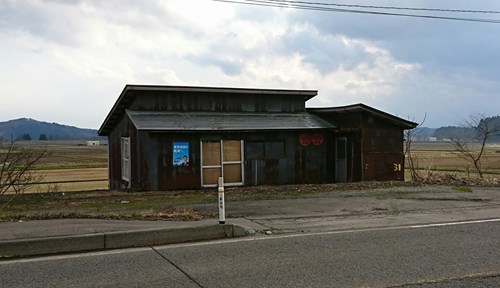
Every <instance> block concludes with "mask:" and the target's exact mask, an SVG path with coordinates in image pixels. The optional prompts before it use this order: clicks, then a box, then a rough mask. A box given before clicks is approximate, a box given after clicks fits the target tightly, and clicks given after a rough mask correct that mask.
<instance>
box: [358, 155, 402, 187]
mask: <svg viewBox="0 0 500 288" xmlns="http://www.w3.org/2000/svg"><path fill="white" fill-rule="evenodd" d="M363 159H364V179H363V180H364V181H390V180H404V161H403V157H402V154H400V153H376V152H371V153H364V155H363Z"/></svg>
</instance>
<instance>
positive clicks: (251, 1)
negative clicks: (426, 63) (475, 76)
mask: <svg viewBox="0 0 500 288" xmlns="http://www.w3.org/2000/svg"><path fill="white" fill-rule="evenodd" d="M212 1H216V2H225V3H232V4H244V5H253V6H264V7H279V8H290V9H300V10H315V11H325V12H343V13H358V14H371V15H384V16H401V17H413V18H426V19H439V20H455V21H468V22H482V23H494V24H500V20H497V19H483V18H463V17H447V16H435V15H419V14H404V13H390V12H377V11H365V10H354V9H341V8H329V7H321V6H315V5H310V4H307V5H306V4H294V3H292V2H293V1H275V0H212ZM295 2H297V1H295ZM323 4H324V3H323ZM381 7H382V6H379V9H382V8H381ZM383 9H386V8H383ZM387 9H389V8H387ZM415 9H417V8H415ZM422 9H424V8H422ZM428 9H429V8H428ZM450 10H451V9H450ZM471 11H472V10H471ZM474 11H479V10H474ZM448 12H451V11H448ZM457 12H458V11H457ZM485 12H486V11H485ZM493 12H494V11H492V12H491V13H493ZM495 13H496V12H495Z"/></svg>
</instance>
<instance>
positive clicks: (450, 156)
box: [407, 142, 500, 174]
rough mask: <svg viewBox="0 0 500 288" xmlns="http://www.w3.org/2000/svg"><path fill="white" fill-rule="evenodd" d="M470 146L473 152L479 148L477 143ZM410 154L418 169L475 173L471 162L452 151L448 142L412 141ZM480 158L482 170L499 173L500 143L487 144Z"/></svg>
mask: <svg viewBox="0 0 500 288" xmlns="http://www.w3.org/2000/svg"><path fill="white" fill-rule="evenodd" d="M471 147H472V149H474V152H478V151H479V149H480V148H481V146H480V144H479V143H476V144H473V145H472V146H471ZM412 155H413V156H414V158H415V160H416V164H417V166H418V167H419V168H420V169H424V170H437V171H447V172H465V173H467V172H470V173H475V170H474V166H473V165H472V163H471V162H469V161H466V160H465V159H463V158H461V157H458V155H459V154H457V153H456V152H454V150H453V147H452V144H451V143H448V142H425V143H413V144H412ZM482 160H483V161H482V167H483V171H484V172H486V173H491V174H500V144H498V143H497V144H488V145H487V146H486V147H485V151H484V155H483V157H482ZM407 167H408V166H407Z"/></svg>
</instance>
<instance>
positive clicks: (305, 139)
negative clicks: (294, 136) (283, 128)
mask: <svg viewBox="0 0 500 288" xmlns="http://www.w3.org/2000/svg"><path fill="white" fill-rule="evenodd" d="M299 143H300V145H302V146H304V147H305V146H309V144H311V135H309V134H300V136H299Z"/></svg>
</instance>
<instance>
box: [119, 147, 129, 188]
mask: <svg viewBox="0 0 500 288" xmlns="http://www.w3.org/2000/svg"><path fill="white" fill-rule="evenodd" d="M121 156H122V157H121V160H122V161H121V164H122V165H121V166H122V167H121V168H122V169H121V170H122V179H123V180H125V181H129V182H130V138H129V137H122V138H121Z"/></svg>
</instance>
